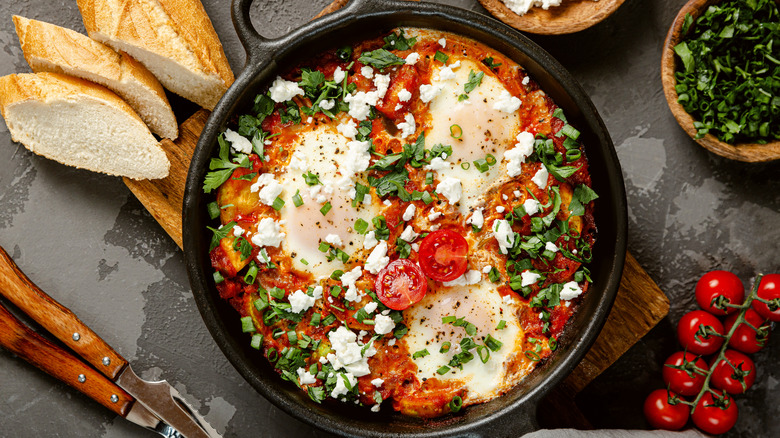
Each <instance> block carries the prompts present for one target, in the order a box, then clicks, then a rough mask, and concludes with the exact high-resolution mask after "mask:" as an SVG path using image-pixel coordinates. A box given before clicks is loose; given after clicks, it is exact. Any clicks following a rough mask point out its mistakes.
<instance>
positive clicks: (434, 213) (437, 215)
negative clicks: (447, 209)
mask: <svg viewBox="0 0 780 438" xmlns="http://www.w3.org/2000/svg"><path fill="white" fill-rule="evenodd" d="M440 217H441V212H440V211H436V210H434V211H432V212H431V214H429V215H428V220H429V221H431V222H433V221H435V220H436V219H438V218H440Z"/></svg>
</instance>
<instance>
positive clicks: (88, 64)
mask: <svg viewBox="0 0 780 438" xmlns="http://www.w3.org/2000/svg"><path fill="white" fill-rule="evenodd" d="M13 20H14V24H15V25H16V33H17V35H19V42H20V43H21V45H22V51H23V52H24V58H25V59H26V60H27V63H28V64H30V68H32V69H33V71H34V72H36V73H37V72H54V73H65V74H69V75H71V76H77V77H80V78H83V79H87V80H90V81H92V82H96V83H98V84H100V85H103V86H105V87H106V88H108V89H109V90H111V91H113V92H115V93H116V94H118V95H119V97H121V98H122V99H124V100H125V101H126V102H127V103H128V104H130V106H131V107H133V109H134V110H135V112H137V113H138V115H139V116H141V119H143V121H144V122H145V123H146V124H147V125H148V126H149V129H151V130H152V132H154V133H155V134H157V135H159V136H160V137H166V138H170V139H171V140H175V139H176V137H178V135H179V126H178V125H177V124H176V116H174V115H173V110H172V109H171V105H170V104H169V103H168V99H167V98H166V97H165V90H163V87H162V85H160V82H158V81H157V79H156V78H155V77H154V75H153V74H152V73H151V72H150V71H149V70H147V69H146V67H144V66H143V65H142V64H141V63H139V62H138V61H136V60H134V59H133V58H131V57H130V56H129V55H127V54H126V53H116V52H115V51H114V50H113V49H112V48H110V47H108V46H106V45H104V44H101V43H99V42H97V41H95V40H93V39H92V38H89V37H88V36H86V35H82V34H80V33H78V32H74V31H72V30H70V29H65V28H62V27H59V26H55V25H53V24H49V23H45V22H43V21H37V20H29V19H27V18H24V17H19V16H16V15H15V16H14V17H13Z"/></svg>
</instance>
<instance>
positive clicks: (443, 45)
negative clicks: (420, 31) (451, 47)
mask: <svg viewBox="0 0 780 438" xmlns="http://www.w3.org/2000/svg"><path fill="white" fill-rule="evenodd" d="M437 42H438V43H439V45H440V46H441V48H442V49H443V48H445V47H447V40H445V39H444V38H439V41H437Z"/></svg>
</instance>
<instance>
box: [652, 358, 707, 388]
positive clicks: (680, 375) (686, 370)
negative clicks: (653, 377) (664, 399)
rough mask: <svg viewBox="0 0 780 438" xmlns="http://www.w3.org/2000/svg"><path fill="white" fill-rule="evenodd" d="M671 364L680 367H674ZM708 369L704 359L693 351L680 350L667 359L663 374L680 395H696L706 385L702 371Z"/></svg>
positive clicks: (665, 380)
mask: <svg viewBox="0 0 780 438" xmlns="http://www.w3.org/2000/svg"><path fill="white" fill-rule="evenodd" d="M669 365H671V366H674V367H680V368H672V367H670V366H669ZM697 369H698V371H699V372H697ZM707 369H708V367H707V362H705V361H704V359H702V358H700V357H698V356H696V355H695V354H692V353H687V352H684V351H678V352H677V353H674V354H673V355H671V356H669V358H668V359H666V362H664V368H663V371H662V372H661V374H662V375H663V377H664V382H666V384H667V385H669V389H671V390H672V391H674V392H676V393H678V394H680V395H696V394H698V393H699V391H700V390H701V388H702V386H704V378H705V376H704V375H702V374H700V373H706V372H707Z"/></svg>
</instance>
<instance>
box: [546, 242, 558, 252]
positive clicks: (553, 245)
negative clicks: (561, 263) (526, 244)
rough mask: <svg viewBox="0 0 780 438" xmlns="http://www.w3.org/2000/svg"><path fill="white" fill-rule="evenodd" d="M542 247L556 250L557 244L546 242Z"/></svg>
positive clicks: (552, 250)
mask: <svg viewBox="0 0 780 438" xmlns="http://www.w3.org/2000/svg"><path fill="white" fill-rule="evenodd" d="M544 249H546V250H547V251H550V252H558V245H556V244H554V243H552V242H547V243H545V244H544Z"/></svg>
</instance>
